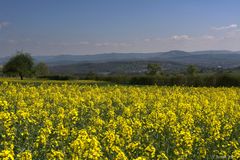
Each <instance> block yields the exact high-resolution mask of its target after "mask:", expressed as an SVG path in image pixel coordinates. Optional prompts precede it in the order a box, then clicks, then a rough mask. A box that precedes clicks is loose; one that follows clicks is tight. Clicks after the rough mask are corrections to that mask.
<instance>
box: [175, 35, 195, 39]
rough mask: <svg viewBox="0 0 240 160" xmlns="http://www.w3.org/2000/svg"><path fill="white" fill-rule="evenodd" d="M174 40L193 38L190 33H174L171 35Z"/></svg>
mask: <svg viewBox="0 0 240 160" xmlns="http://www.w3.org/2000/svg"><path fill="white" fill-rule="evenodd" d="M171 39H173V40H191V39H192V38H191V37H190V36H189V35H174V36H172V37H171Z"/></svg>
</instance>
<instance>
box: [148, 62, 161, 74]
mask: <svg viewBox="0 0 240 160" xmlns="http://www.w3.org/2000/svg"><path fill="white" fill-rule="evenodd" d="M147 70H148V72H147V73H148V74H149V75H156V74H159V73H160V72H161V67H160V65H159V64H157V63H150V64H148V65H147Z"/></svg>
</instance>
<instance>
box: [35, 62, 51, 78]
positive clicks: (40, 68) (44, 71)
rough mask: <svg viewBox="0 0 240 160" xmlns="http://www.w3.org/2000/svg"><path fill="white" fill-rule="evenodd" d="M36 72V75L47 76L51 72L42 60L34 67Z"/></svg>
mask: <svg viewBox="0 0 240 160" xmlns="http://www.w3.org/2000/svg"><path fill="white" fill-rule="evenodd" d="M34 73H35V75H36V76H46V75H48V74H49V70H48V66H47V65H46V64H45V63H43V62H40V63H38V64H37V65H36V66H35V67H34Z"/></svg>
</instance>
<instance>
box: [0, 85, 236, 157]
mask: <svg viewBox="0 0 240 160" xmlns="http://www.w3.org/2000/svg"><path fill="white" fill-rule="evenodd" d="M217 158H220V159H226V158H233V159H238V158H240V88H193V87H157V86H144V87H142V86H97V85H92V86H90V85H78V84H74V83H73V84H54V83H53V84H50V83H42V84H40V85H34V84H20V83H14V84H13V83H11V82H3V83H2V84H1V85H0V159H3V160H11V159H20V160H30V159H59V160H61V159H73V160H80V159H117V160H126V159H137V160H143V159H217Z"/></svg>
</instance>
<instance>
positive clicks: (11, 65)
mask: <svg viewBox="0 0 240 160" xmlns="http://www.w3.org/2000/svg"><path fill="white" fill-rule="evenodd" d="M33 65H34V62H33V58H32V57H31V55H30V54H29V53H24V52H20V51H18V52H17V54H16V55H15V56H13V57H11V58H10V60H9V61H8V62H7V63H6V64H5V65H4V66H3V73H5V74H17V75H19V76H20V78H21V80H22V79H23V77H24V76H28V75H31V74H32V69H33Z"/></svg>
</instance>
